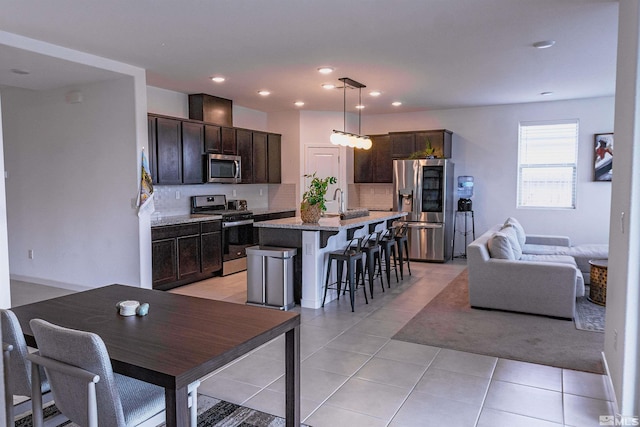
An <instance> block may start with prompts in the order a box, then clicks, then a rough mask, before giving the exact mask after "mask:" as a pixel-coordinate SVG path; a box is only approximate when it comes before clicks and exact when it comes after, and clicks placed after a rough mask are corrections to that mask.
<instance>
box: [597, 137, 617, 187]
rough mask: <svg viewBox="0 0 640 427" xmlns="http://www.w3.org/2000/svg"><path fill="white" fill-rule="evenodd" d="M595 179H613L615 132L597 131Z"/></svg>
mask: <svg viewBox="0 0 640 427" xmlns="http://www.w3.org/2000/svg"><path fill="white" fill-rule="evenodd" d="M594 142H595V147H594V148H595V151H594V162H593V180H594V181H611V176H612V174H613V133H596V134H595V137H594Z"/></svg>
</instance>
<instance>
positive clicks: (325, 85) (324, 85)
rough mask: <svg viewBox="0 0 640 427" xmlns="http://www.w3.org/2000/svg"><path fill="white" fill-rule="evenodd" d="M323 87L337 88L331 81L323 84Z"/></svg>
mask: <svg viewBox="0 0 640 427" xmlns="http://www.w3.org/2000/svg"><path fill="white" fill-rule="evenodd" d="M322 87H323V88H324V89H335V88H336V85H334V84H331V83H325V84H323V85H322Z"/></svg>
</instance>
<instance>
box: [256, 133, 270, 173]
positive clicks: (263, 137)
mask: <svg viewBox="0 0 640 427" xmlns="http://www.w3.org/2000/svg"><path fill="white" fill-rule="evenodd" d="M252 156H253V161H252V163H253V182H254V183H255V184H266V183H267V182H268V179H269V177H268V170H267V168H268V159H267V134H266V133H264V132H253V150H252Z"/></svg>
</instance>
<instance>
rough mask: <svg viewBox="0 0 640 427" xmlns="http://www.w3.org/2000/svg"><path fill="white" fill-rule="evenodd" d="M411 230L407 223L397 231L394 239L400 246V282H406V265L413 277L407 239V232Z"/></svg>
mask: <svg viewBox="0 0 640 427" xmlns="http://www.w3.org/2000/svg"><path fill="white" fill-rule="evenodd" d="M408 230H409V224H407V223H406V222H405V223H404V224H402V225H401V226H400V227H399V228H397V229H396V232H395V234H394V236H393V237H394V239H395V240H396V243H397V244H398V260H399V261H400V280H404V264H405V263H406V264H407V269H408V270H409V276H411V263H410V262H409V239H408V238H407V232H408Z"/></svg>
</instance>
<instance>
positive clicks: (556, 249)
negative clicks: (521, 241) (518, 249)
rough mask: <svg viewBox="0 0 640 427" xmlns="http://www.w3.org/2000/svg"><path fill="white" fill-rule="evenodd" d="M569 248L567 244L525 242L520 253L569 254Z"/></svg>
mask: <svg viewBox="0 0 640 427" xmlns="http://www.w3.org/2000/svg"><path fill="white" fill-rule="evenodd" d="M569 249H570V248H569V247H567V246H554V245H534V244H531V243H527V244H526V245H524V246H523V247H522V253H523V254H529V255H569Z"/></svg>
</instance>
